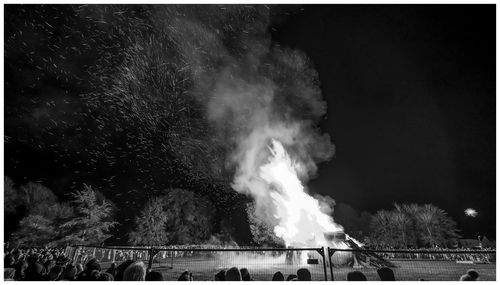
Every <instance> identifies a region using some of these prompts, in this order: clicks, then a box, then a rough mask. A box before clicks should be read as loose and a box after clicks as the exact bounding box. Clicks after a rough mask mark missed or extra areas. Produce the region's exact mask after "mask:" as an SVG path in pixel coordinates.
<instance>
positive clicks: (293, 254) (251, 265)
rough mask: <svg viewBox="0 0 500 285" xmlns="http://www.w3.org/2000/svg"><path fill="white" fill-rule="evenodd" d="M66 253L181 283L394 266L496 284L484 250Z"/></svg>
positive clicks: (411, 273) (400, 276) (409, 272)
mask: <svg viewBox="0 0 500 285" xmlns="http://www.w3.org/2000/svg"><path fill="white" fill-rule="evenodd" d="M66 253H67V255H68V256H69V257H71V258H72V259H73V261H74V262H75V263H82V264H84V263H85V262H86V261H88V260H90V259H91V258H93V257H95V258H97V259H98V260H99V262H100V263H101V266H102V268H104V269H106V268H108V267H109V266H111V264H112V263H116V264H117V265H118V264H120V263H122V262H124V261H126V260H129V259H132V260H141V261H143V262H144V263H145V264H146V265H147V266H148V267H150V268H151V269H152V270H155V271H160V272H161V273H162V274H163V276H164V278H165V280H177V278H178V277H179V276H180V275H181V274H182V272H184V271H186V270H188V271H189V272H191V273H192V275H193V278H194V280H197V281H204V280H214V276H215V274H217V273H218V272H220V271H221V270H228V269H229V268H231V267H238V268H239V269H241V268H246V269H248V271H249V273H250V276H251V278H252V279H253V280H259V281H270V280H271V279H272V276H273V275H274V273H276V272H277V271H280V272H281V273H282V274H283V275H284V276H285V278H286V277H287V276H289V275H291V274H297V270H298V269H300V268H307V269H308V270H309V271H310V272H311V278H312V280H313V281H323V280H337V281H343V280H347V275H348V273H349V272H352V271H360V272H362V273H363V274H364V275H365V276H366V278H367V280H368V281H380V277H379V275H378V273H377V269H379V268H381V267H389V268H391V269H392V271H393V272H394V276H395V279H396V280H401V281H416V280H420V279H424V280H436V281H456V280H458V279H459V278H460V276H461V275H463V274H465V273H466V272H467V270H469V269H474V270H476V271H477V272H478V273H479V276H480V280H496V275H495V272H496V255H495V253H496V252H495V251H485V250H482V251H478V250H474V251H473V250H460V251H457V250H368V249H335V248H322V247H320V248H229V249H228V248H202V247H201V248H189V247H182V246H181V247H89V246H74V247H68V248H67V249H66Z"/></svg>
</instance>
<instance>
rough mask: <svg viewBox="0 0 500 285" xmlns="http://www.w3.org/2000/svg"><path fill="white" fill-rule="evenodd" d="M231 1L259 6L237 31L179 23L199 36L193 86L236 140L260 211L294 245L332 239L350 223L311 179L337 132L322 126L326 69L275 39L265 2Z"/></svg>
mask: <svg viewBox="0 0 500 285" xmlns="http://www.w3.org/2000/svg"><path fill="white" fill-rule="evenodd" d="M228 9H229V10H231V9H232V13H233V14H232V15H235V14H238V13H243V12H245V13H247V14H245V15H249V14H248V11H253V12H252V13H250V15H252V17H249V19H250V20H248V21H247V22H244V23H243V24H242V23H240V27H241V29H237V28H235V30H236V31H237V33H236V32H235V33H233V34H229V36H228V34H227V33H223V32H222V31H220V30H218V29H215V30H213V29H212V28H211V27H210V26H206V25H203V24H201V23H198V22H196V21H192V20H191V19H190V20H189V21H188V20H186V21H181V22H176V23H175V28H176V29H181V30H183V33H182V35H183V37H184V39H185V38H186V37H187V38H189V39H193V41H195V42H197V46H196V45H193V44H192V43H189V44H188V45H187V46H185V47H184V53H186V54H189V56H187V57H186V58H187V59H188V60H189V61H190V64H191V65H193V66H196V67H195V68H192V70H193V78H195V85H196V87H195V89H194V91H193V92H195V93H197V94H199V95H200V96H198V97H199V98H200V100H201V101H202V102H203V103H205V106H207V118H208V120H209V121H210V122H211V123H212V124H213V125H215V126H216V129H217V130H218V132H219V135H220V136H221V137H222V139H225V140H227V141H228V142H229V143H230V145H231V148H230V152H229V154H228V158H227V160H228V163H229V165H230V166H232V167H234V169H235V174H234V180H233V184H232V187H233V188H234V190H236V191H238V192H240V193H244V194H247V195H250V196H251V197H253V199H255V202H256V207H255V209H256V214H257V215H260V216H261V217H263V218H264V219H265V220H266V221H268V223H269V224H270V225H271V226H273V227H274V232H275V234H276V235H277V236H278V237H280V238H282V239H283V240H284V241H285V243H286V244H287V245H318V244H324V242H325V240H324V239H325V238H324V235H323V233H324V232H331V231H337V230H342V227H341V226H339V225H336V224H335V223H334V222H333V220H332V218H331V216H330V215H329V214H330V213H329V212H331V210H332V209H331V208H330V207H329V206H328V205H327V203H324V202H323V199H315V198H313V197H312V196H310V195H309V194H307V190H306V188H305V186H304V185H305V183H306V182H307V181H308V180H309V179H310V178H311V177H313V176H314V175H315V174H316V170H317V164H318V163H319V162H321V161H325V160H328V159H330V158H331V156H332V155H333V153H334V146H333V144H332V143H331V141H330V138H329V136H328V135H327V134H322V133H321V132H320V130H319V129H318V128H317V127H316V123H317V121H318V120H319V119H320V118H321V116H323V115H324V114H325V112H326V103H325V102H324V101H323V99H322V96H321V90H320V88H319V80H318V75H317V73H316V71H315V70H314V68H313V67H312V64H311V63H310V62H309V60H308V58H307V56H306V55H305V54H303V53H301V52H300V51H297V50H292V49H288V48H282V47H280V46H278V45H277V44H275V43H273V42H272V41H271V38H270V35H269V34H268V32H267V24H268V23H269V20H268V19H269V13H266V12H265V11H266V10H265V9H264V8H263V7H260V8H248V9H249V10H248V11H247V10H245V9H243V10H242V9H241V8H235V7H229V8H228ZM262 9H264V11H262ZM242 11H243V12H242ZM255 11H259V12H258V13H257V12H255ZM219 16H220V15H219ZM229 18H230V17H229ZM229 23H233V24H235V23H234V22H231V21H229ZM223 26H224V25H223ZM183 42H186V41H185V40H183ZM200 50H203V51H204V53H200V52H199V51H200Z"/></svg>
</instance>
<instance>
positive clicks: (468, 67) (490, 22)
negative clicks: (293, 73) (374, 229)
mask: <svg viewBox="0 0 500 285" xmlns="http://www.w3.org/2000/svg"><path fill="white" fill-rule="evenodd" d="M277 10H278V11H279V10H280V9H277ZM8 11H9V10H8V9H6V13H7V12H8ZM283 11H284V12H283V13H285V14H283V13H277V14H280V15H279V16H276V17H275V18H273V19H271V20H272V21H271V23H272V25H271V27H270V33H271V36H272V39H273V41H275V42H276V43H279V44H280V45H282V46H286V47H290V48H294V49H299V50H302V51H303V52H304V53H306V54H307V55H308V56H309V58H310V59H311V61H312V63H313V65H314V67H315V68H316V70H317V72H318V74H319V77H320V80H321V89H322V91H323V96H324V99H325V100H326V101H327V104H328V111H327V115H326V116H325V117H324V118H323V119H322V120H321V121H320V128H321V129H322V131H324V132H326V133H329V134H330V136H331V138H332V140H333V142H334V144H335V146H336V154H335V157H334V158H333V159H331V160H330V161H328V162H324V163H322V164H320V165H319V172H318V175H317V177H316V178H314V179H313V180H312V181H311V182H310V183H309V189H310V190H311V191H312V192H316V193H320V194H323V195H329V196H331V197H333V198H334V199H335V200H336V202H337V203H344V204H348V205H350V206H352V207H353V208H355V209H356V210H357V211H358V212H360V213H361V212H363V211H367V212H370V213H374V212H375V211H376V210H379V209H383V208H385V209H388V208H391V207H392V204H393V203H394V202H398V203H432V204H434V205H436V206H438V207H441V208H443V209H445V210H446V211H447V212H448V213H449V214H450V215H451V216H452V217H453V218H454V219H455V220H456V221H457V222H458V226H459V228H461V229H462V230H463V231H462V235H463V236H464V237H469V238H475V237H476V236H477V235H478V234H485V235H487V236H488V237H489V238H490V239H491V238H493V237H494V236H495V230H496V228H495V224H496V221H495V213H496V212H495V211H496V205H495V201H496V196H495V147H496V143H495V87H496V86H495V78H496V75H495V62H496V58H495V56H496V54H495V52H496V47H495V36H496V31H495V16H496V15H495V6H494V5H303V6H301V7H293V8H290V9H288V8H286V9H283ZM6 21H7V17H6ZM51 24H53V25H56V24H57V23H56V22H55V23H52V22H51ZM56 27H57V26H56ZM57 28H59V27H57ZM61 29H62V28H61ZM13 32H14V28H13V24H11V25H10V26H9V25H7V26H6V33H5V34H6V37H8V36H9V35H11V34H12V33H13ZM34 37H35V36H34ZM34 39H36V38H34ZM38 44H40V45H43V43H38ZM22 49H23V47H22V46H20V51H19V53H22V52H23V51H22ZM9 51H10V52H9V53H6V56H8V57H6V62H7V65H8V66H7V67H6V82H7V83H6V87H5V90H6V94H5V106H6V107H5V122H6V123H5V134H6V135H7V137H6V143H5V152H6V153H5V174H6V175H7V176H10V177H12V178H13V180H14V181H15V182H16V183H17V184H23V183H26V182H27V181H39V182H41V183H43V184H44V185H47V186H48V187H50V188H51V189H53V190H54V191H55V192H56V193H57V194H59V195H60V196H63V195H62V193H64V192H65V191H67V189H68V188H70V189H74V187H76V186H75V185H74V181H76V180H78V181H88V182H90V183H92V182H95V183H98V181H102V179H110V178H109V176H113V177H114V176H115V174H113V173H106V169H107V168H106V167H105V166H103V167H101V168H99V167H98V169H101V172H100V173H99V175H93V176H85V175H83V174H82V172H83V173H85V171H86V170H88V169H85V167H84V166H81V165H80V164H79V161H81V160H82V159H85V157H83V155H82V154H80V152H76V151H75V148H77V147H78V146H77V145H78V143H77V142H74V141H72V142H71V144H75V145H71V148H72V154H70V155H68V156H65V158H64V159H60V160H59V161H54V159H55V158H57V157H62V156H61V155H60V153H57V152H54V150H53V149H49V148H47V147H46V146H47V145H50V143H48V142H45V144H43V146H40V145H39V144H38V143H37V140H39V139H40V137H41V133H40V132H39V131H40V129H39V128H40V126H39V125H34V124H33V122H32V121H30V120H32V119H33V118H32V117H30V118H31V119H30V118H28V117H27V116H26V115H25V113H24V112H29V113H32V112H33V108H34V106H35V107H36V106H39V105H38V104H39V102H40V101H37V102H32V103H30V102H31V101H33V100H35V99H32V98H34V97H37V98H38V99H36V100H39V97H42V95H43V94H45V93H50V94H52V95H51V97H47V98H45V99H43V100H45V101H46V102H43V103H42V106H49V107H50V104H51V103H50V102H53V101H55V102H56V104H59V102H60V100H63V99H61V98H69V99H71V98H73V99H74V100H77V99H75V98H76V97H77V95H74V94H79V93H80V92H82V91H84V89H85V87H82V86H81V85H80V83H79V84H73V85H72V84H71V83H70V84H69V85H68V84H66V85H64V84H62V83H60V82H58V81H57V80H56V79H54V78H51V77H50V76H49V77H44V78H45V79H44V80H43V81H42V82H41V83H40V82H38V83H34V82H33V81H30V80H29V79H30V78H32V77H36V75H33V74H34V73H33V72H24V73H16V72H17V71H16V70H14V69H13V66H17V67H18V66H23V64H24V65H26V66H28V65H29V63H22V62H21V63H19V61H20V60H21V61H22V60H25V59H23V55H20V54H16V53H15V52H14V53H13V52H12V50H9ZM47 52H49V51H47ZM20 58H21V59H20ZM75 58H76V59H75V61H74V62H71V61H69V62H71V63H70V64H69V67H67V68H68V69H71V70H73V71H74V72H75V73H77V76H78V77H80V79H82V77H83V80H82V81H84V80H85V78H84V76H83V75H82V74H83V73H82V74H80V72H81V70H80V69H79V65H85V64H86V62H87V61H92V60H95V59H92V58H85V57H82V56H80V57H75ZM76 60H77V61H76ZM17 67H16V68H17ZM27 69H28V70H29V68H27ZM20 74H21V75H22V76H24V77H22V76H21V75H20ZM58 80H59V79H58ZM34 85H36V86H35V87H33V86H34ZM19 90H23V91H22V92H24V90H29V91H26V94H29V96H34V97H29V98H28V97H26V96H28V95H26V94H19V93H18V92H19ZM41 94H42V95H41ZM68 94H69V95H68ZM71 94H73V95H71ZM65 96H66V97H65ZM71 96H73V97H71ZM73 99H72V100H73ZM43 100H42V101H43ZM47 102H48V105H47ZM44 104H45V105H44ZM65 106H66V105H65ZM36 108H38V109H37V110H38V111H39V112H40V113H41V114H39V115H40V117H43V113H44V112H48V111H47V110H46V109H44V108H40V107H36ZM64 108H65V110H63V111H67V112H68V113H71V112H73V111H75V110H78V109H79V108H81V106H80V105H79V104H78V103H75V104H74V105H71V104H70V105H68V106H66V107H64ZM58 112H59V113H58V116H59V119H64V118H65V116H66V115H65V113H64V112H63V113H61V112H62V111H61V109H59V110H58ZM32 114H33V113H32ZM35 115H36V114H35ZM35 118H36V116H35ZM67 121H69V122H71V119H68V120H67ZM37 124H45V125H50V124H51V123H50V121H49V120H45V121H43V120H40V121H39V122H38V123H37ZM42 127H43V126H42ZM66 131H67V133H66V135H68V136H70V137H71V136H73V138H75V137H77V136H74V134H75V132H78V130H75V129H70V130H66ZM60 135H62V134H58V136H60ZM82 139H88V138H82ZM82 144H83V143H82ZM62 163H64V164H62ZM145 165H146V164H145ZM145 165H142V166H141V167H145ZM80 171H81V172H80ZM152 172H156V174H151V173H149V172H148V175H161V170H160V169H152ZM127 175H128V174H127V173H125V172H124V173H122V177H123V180H121V181H116V178H115V180H113V183H114V188H113V190H112V191H111V192H110V195H111V194H113V193H114V194H116V193H119V191H120V189H123V188H124V187H126V186H130V185H132V183H133V182H131V180H133V179H134V178H133V177H131V176H130V177H129V176H127ZM148 177H149V176H148ZM118 180H119V179H118ZM141 183H142V182H141ZM144 183H145V182H144ZM138 184H140V183H138ZM160 184H161V183H160ZM167 184H168V183H167ZM133 187H134V188H137V187H135V185H134V186H133ZM158 188H161V186H158ZM137 189H138V188H137ZM138 192H140V191H138ZM129 194H130V193H129ZM135 195H143V194H141V193H137V192H136V194H135ZM468 207H471V208H475V209H476V210H477V211H478V212H479V214H478V216H477V217H476V218H475V219H472V218H468V217H465V215H464V213H463V211H464V209H465V208H468ZM127 209H129V208H127ZM123 211H125V210H123ZM124 214H125V215H127V214H128V215H129V216H130V215H132V214H134V213H132V214H131V213H130V212H128V213H124ZM131 217H133V216H131Z"/></svg>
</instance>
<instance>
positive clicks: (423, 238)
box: [370, 204, 459, 248]
mask: <svg viewBox="0 0 500 285" xmlns="http://www.w3.org/2000/svg"><path fill="white" fill-rule="evenodd" d="M370 227H371V235H370V240H371V241H373V242H374V243H375V244H377V245H379V246H381V247H396V248H407V247H413V246H419V247H432V246H446V245H447V244H448V243H449V241H452V240H453V239H456V238H458V237H459V235H458V230H457V228H456V223H455V222H454V221H453V220H452V219H451V218H450V217H449V216H448V214H447V213H446V212H445V211H444V210H442V209H439V208H438V207H436V206H434V205H431V204H426V205H417V204H402V205H399V204H395V205H394V209H392V210H390V211H386V210H380V211H378V212H377V213H376V214H375V215H374V216H373V218H372V220H371V223H370Z"/></svg>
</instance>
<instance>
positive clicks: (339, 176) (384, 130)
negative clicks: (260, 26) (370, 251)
mask: <svg viewBox="0 0 500 285" xmlns="http://www.w3.org/2000/svg"><path fill="white" fill-rule="evenodd" d="M495 36H496V31H495V6H494V5H327V6H323V5H322V6H320V5H305V6H303V7H302V11H301V12H300V13H296V14H293V15H291V16H290V17H288V18H287V19H286V21H285V22H282V23H280V24H279V25H277V26H275V27H274V29H273V38H274V39H275V40H276V41H278V42H280V43H281V44H282V45H284V46H289V47H293V48H297V49H300V50H303V51H304V52H305V53H307V55H308V56H309V57H310V58H311V60H312V62H313V63H314V66H315V68H316V69H317V71H318V73H319V76H320V79H321V85H322V91H323V95H324V97H325V99H326V101H327V102H328V115H327V116H326V117H325V119H324V120H322V122H321V128H322V129H323V130H324V131H325V132H328V133H329V134H330V135H331V136H332V139H333V141H334V143H335V145H336V156H335V158H334V159H333V160H331V161H330V162H327V163H323V164H321V165H320V170H319V175H318V177H317V178H316V179H315V180H314V181H312V182H311V183H310V188H311V190H312V191H315V192H319V193H322V194H328V195H330V196H332V197H333V198H334V199H335V200H336V201H337V203H347V204H349V205H351V206H353V207H354V208H355V209H357V210H358V211H371V212H374V211H376V210H377V209H380V208H390V207H391V204H392V203H393V202H400V203H404V202H416V203H432V204H435V205H437V206H439V207H441V208H443V209H445V210H446V211H448V212H449V213H450V214H451V215H452V216H453V217H454V218H455V220H456V221H457V222H459V225H460V227H461V228H462V229H463V235H464V236H466V237H475V236H477V234H487V235H489V236H494V234H495V224H496V222H495V206H496V205H495V201H496V197H495V146H496V144H495V78H496V75H495V62H496V59H495V56H496V54H495V52H496V47H495ZM467 207H472V208H475V209H476V210H477V211H478V212H479V215H478V216H477V217H476V218H475V219H472V218H467V217H465V215H464V214H463V211H464V209H465V208H467Z"/></svg>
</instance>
